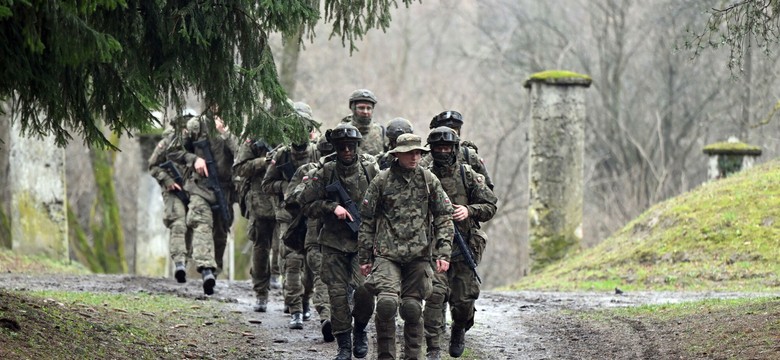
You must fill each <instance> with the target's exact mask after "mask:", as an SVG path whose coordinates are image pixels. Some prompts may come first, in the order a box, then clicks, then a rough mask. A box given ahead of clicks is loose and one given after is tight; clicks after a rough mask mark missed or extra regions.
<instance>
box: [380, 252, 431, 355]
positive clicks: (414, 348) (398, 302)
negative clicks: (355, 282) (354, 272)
mask: <svg viewBox="0 0 780 360" xmlns="http://www.w3.org/2000/svg"><path fill="white" fill-rule="evenodd" d="M432 276H433V269H432V268H431V264H430V261H429V260H427V259H422V260H417V261H411V262H409V263H405V264H400V263H396V262H393V261H390V260H388V259H385V258H382V257H378V258H376V259H375V260H374V264H373V266H372V269H371V275H369V278H368V279H367V280H366V287H367V288H369V290H370V291H372V292H373V293H374V294H376V296H377V300H376V316H375V317H374V321H375V324H376V337H377V355H378V358H379V359H395V358H396V348H395V318H396V313H398V314H400V315H401V318H402V319H403V320H404V349H403V354H404V358H405V359H417V358H419V356H420V350H421V348H422V340H423V307H422V301H423V299H426V298H428V297H429V296H430V294H431V287H432V280H431V278H432Z"/></svg>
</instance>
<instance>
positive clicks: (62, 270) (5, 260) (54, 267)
mask: <svg viewBox="0 0 780 360" xmlns="http://www.w3.org/2000/svg"><path fill="white" fill-rule="evenodd" d="M0 272H3V273H16V274H54V273H56V274H70V275H86V274H91V273H92V272H91V271H89V269H87V268H86V267H84V266H83V265H82V264H80V263H78V262H75V261H68V262H66V261H59V260H53V259H51V258H48V257H45V256H24V255H19V254H16V253H14V252H13V251H11V250H9V249H0Z"/></svg>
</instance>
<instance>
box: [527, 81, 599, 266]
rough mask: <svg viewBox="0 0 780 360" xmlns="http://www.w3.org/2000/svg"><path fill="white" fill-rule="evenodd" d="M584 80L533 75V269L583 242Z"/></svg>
mask: <svg viewBox="0 0 780 360" xmlns="http://www.w3.org/2000/svg"><path fill="white" fill-rule="evenodd" d="M590 83H591V79H590V78H589V77H588V76H585V75H581V74H576V73H572V72H568V71H545V72H541V73H537V74H534V75H532V76H531V77H530V78H529V79H528V80H526V82H525V84H524V86H525V87H526V88H527V89H528V90H529V95H530V99H531V110H530V111H531V118H530V121H531V126H530V141H531V148H530V161H529V167H530V169H529V172H528V173H529V182H528V187H529V206H528V240H529V244H530V247H531V254H530V255H531V261H532V267H531V269H532V270H538V269H541V268H543V267H545V266H547V265H548V264H550V263H551V262H554V261H556V260H559V259H561V258H563V257H564V256H565V255H566V254H567V253H568V252H570V251H572V250H576V249H578V248H579V246H580V242H581V241H582V206H583V205H582V203H583V200H582V199H583V195H582V186H583V176H584V175H583V172H584V166H583V163H584V155H583V154H584V146H585V145H584V144H585V137H584V126H583V122H584V120H585V116H586V114H585V89H587V88H588V87H589V86H590Z"/></svg>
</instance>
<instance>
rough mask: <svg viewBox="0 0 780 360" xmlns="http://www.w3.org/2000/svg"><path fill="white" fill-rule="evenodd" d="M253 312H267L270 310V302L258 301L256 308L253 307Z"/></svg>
mask: <svg viewBox="0 0 780 360" xmlns="http://www.w3.org/2000/svg"><path fill="white" fill-rule="evenodd" d="M252 310H254V311H255V312H266V311H267V310H268V300H266V299H257V301H256V302H255V306H254V307H252Z"/></svg>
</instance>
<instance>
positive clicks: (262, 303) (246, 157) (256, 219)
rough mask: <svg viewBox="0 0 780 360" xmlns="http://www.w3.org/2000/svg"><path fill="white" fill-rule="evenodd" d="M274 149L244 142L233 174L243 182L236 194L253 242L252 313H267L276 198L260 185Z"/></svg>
mask: <svg viewBox="0 0 780 360" xmlns="http://www.w3.org/2000/svg"><path fill="white" fill-rule="evenodd" d="M272 151H273V146H271V145H270V144H268V143H266V142H265V141H263V140H262V139H258V140H252V139H247V140H246V141H245V142H244V143H243V144H242V145H241V147H240V148H239V150H238V156H237V158H236V164H235V165H233V172H234V173H235V174H236V175H238V176H240V177H241V179H242V183H241V188H240V189H241V190H240V191H239V202H238V203H239V205H240V208H241V215H243V216H244V217H245V218H247V219H248V220H249V223H248V224H247V238H248V239H249V241H251V242H252V268H251V270H250V275H251V276H252V289H253V290H254V292H255V304H254V306H253V310H254V311H256V312H266V311H267V307H268V292H269V289H270V278H271V263H270V260H271V259H270V254H271V244H272V243H273V235H274V227H275V226H276V212H275V208H276V205H277V200H276V197H275V196H272V195H269V194H266V193H265V192H263V191H262V189H261V183H262V181H263V177H264V176H265V173H266V170H267V169H268V165H269V164H270V162H271V161H270V160H271V159H270V154H271V152H272Z"/></svg>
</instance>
